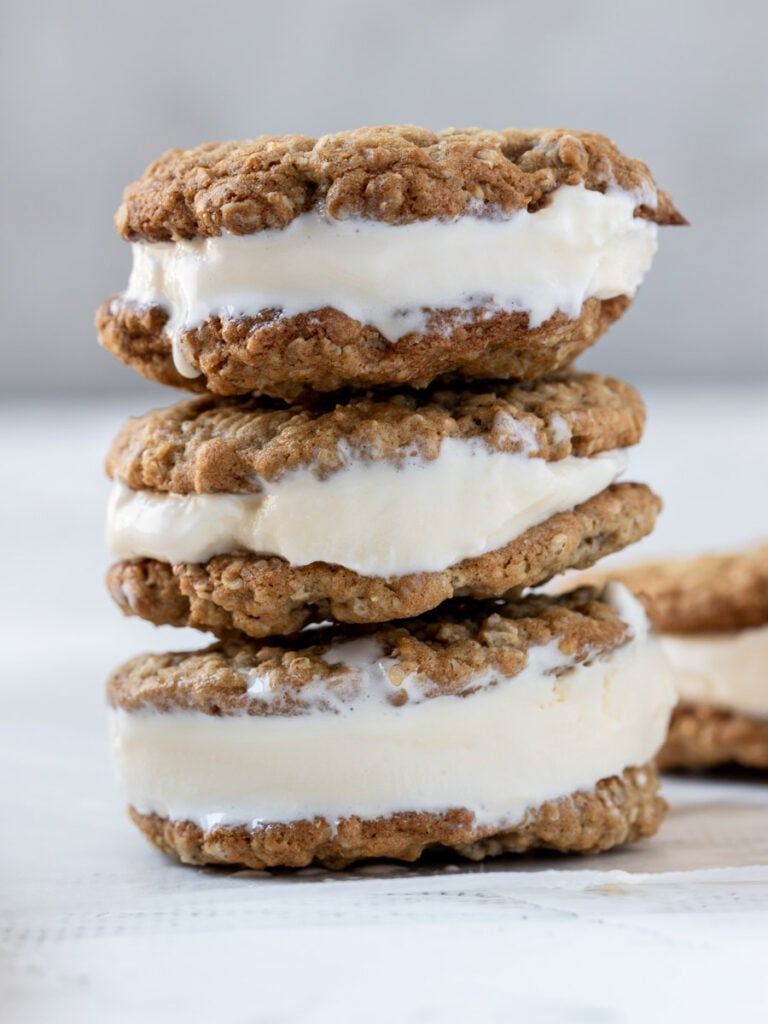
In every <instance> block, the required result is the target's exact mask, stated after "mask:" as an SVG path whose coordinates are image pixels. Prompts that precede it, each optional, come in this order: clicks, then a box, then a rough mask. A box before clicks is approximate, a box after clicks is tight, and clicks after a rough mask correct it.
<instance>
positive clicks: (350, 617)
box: [107, 483, 661, 638]
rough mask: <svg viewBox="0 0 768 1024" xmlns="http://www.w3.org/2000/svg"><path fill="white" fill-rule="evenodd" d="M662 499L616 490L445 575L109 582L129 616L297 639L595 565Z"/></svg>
mask: <svg viewBox="0 0 768 1024" xmlns="http://www.w3.org/2000/svg"><path fill="white" fill-rule="evenodd" d="M660 508H661V502H660V500H659V499H658V498H657V497H656V495H654V494H653V492H652V491H651V490H650V489H649V488H648V487H646V486H645V485H644V484H635V483H622V484H613V485H612V486H611V487H608V488H606V490H604V491H602V492H601V493H600V494H598V495H596V496H595V497H593V498H590V499H589V500H588V501H586V502H584V503H583V504H581V505H578V506H576V508H574V509H572V510H570V511H568V512H562V513H559V514H558V515H555V516H552V517H550V518H549V519H548V520H546V521H545V522H544V523H541V524H539V525H538V526H534V527H532V528H531V529H529V530H526V531H525V533H523V534H522V535H521V536H520V537H518V538H516V539H515V540H513V541H511V542H510V543H509V544H507V545H505V546H504V547H502V548H499V549H497V550H496V551H491V552H488V553H487V554H484V555H480V556H478V557H476V558H468V559H465V560H464V561H462V562H459V563H458V564H457V565H455V566H451V567H449V568H448V569H445V570H443V571H440V572H432V573H417V574H411V575H407V576H398V577H392V578H382V577H369V576H361V575H359V574H358V573H355V572H353V571H352V570H351V569H346V568H344V567H342V566H338V565H330V564H328V563H325V562H314V563H312V564H311V565H307V566H291V565H289V564H288V563H287V562H286V561H284V560H283V559H280V558H277V557H266V558H265V557H261V556H257V555H249V554H232V555H222V556H218V557H216V558H212V559H211V560H210V561H208V562H206V563H201V564H197V563H188V562H181V563H177V564H176V565H170V564H168V563H166V562H160V561H156V560H153V559H139V560H129V561H121V562H117V563H116V564H115V565H113V566H112V567H111V568H110V570H109V572H108V576H107V585H108V588H109V592H110V594H111V595H112V597H113V599H114V600H115V601H116V603H117V604H118V605H119V607H120V608H121V609H122V611H123V612H124V613H125V614H126V615H139V616H141V617H142V618H145V619H148V620H149V621H150V622H154V623H155V624H156V625H172V626H192V627H193V628H196V629H203V630H208V631H210V632H213V633H215V634H217V635H219V636H227V635H228V634H229V633H231V632H232V631H233V630H240V631H242V632H243V633H246V634H247V635H248V636H252V637H257V638H260V637H266V636H271V635H275V634H285V633H293V632H296V631H297V630H300V629H302V628H303V627H304V626H305V625H307V624H308V623H312V622H322V621H324V620H326V619H335V620H337V621H340V622H349V623H371V622H385V621H389V620H393V619H402V618H410V617H413V616H416V615H421V614H422V613H424V612H427V611H429V610H430V609H432V608H435V607H437V606H438V605H440V604H442V602H443V601H446V600H448V599H449V598H452V597H473V598H489V597H501V596H503V595H513V594H515V593H519V592H520V590H521V589H523V588H525V587H532V586H536V585H538V584H540V583H543V582H545V581H546V580H548V579H550V578H551V577H552V576H555V575H557V574H558V573H561V572H564V571H565V570H566V569H580V568H587V567H589V566H591V565H593V564H594V563H595V562H596V561H598V559H600V558H603V557H604V556H605V555H608V554H611V553H612V552H614V551H620V550H621V549H622V548H624V547H626V546H627V545H628V544H632V543H634V542H635V541H637V540H639V539H640V538H641V537H644V536H645V535H646V534H648V533H650V531H651V530H652V529H653V526H654V524H655V521H656V516H657V514H658V512H659V510H660Z"/></svg>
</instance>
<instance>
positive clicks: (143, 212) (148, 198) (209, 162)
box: [115, 125, 684, 242]
mask: <svg viewBox="0 0 768 1024" xmlns="http://www.w3.org/2000/svg"><path fill="white" fill-rule="evenodd" d="M581 183H583V184H584V185H585V186H586V187H587V188H588V189H593V190H598V191H605V189H606V188H607V187H608V186H609V185H611V184H615V185H618V186H619V187H620V188H622V189H624V190H625V191H636V192H637V193H638V210H637V214H638V215H639V216H642V217H645V218H647V219H649V220H654V221H655V222H656V223H658V224H679V223H684V220H683V218H682V217H681V215H680V214H679V213H678V211H677V210H676V209H675V208H674V206H673V204H672V201H671V200H670V198H669V196H668V195H667V194H666V193H664V192H661V193H659V198H658V203H657V205H656V206H655V207H654V208H651V207H650V206H648V205H644V204H643V196H644V194H649V193H650V191H651V190H652V189H654V188H655V183H654V181H653V178H652V177H651V174H650V172H649V170H648V168H647V167H646V166H645V164H644V163H642V162H641V161H640V160H630V159H628V158H627V157H626V156H624V155H623V154H622V153H621V152H620V151H619V149H618V148H617V147H616V145H615V144H614V143H613V142H612V141H611V140H610V139H608V138H606V137H605V136H604V135H599V134H597V133H594V132H581V131H570V130H568V129H563V128H555V129H534V130H531V131H520V130H517V129H507V130H505V131H490V130H486V129H481V128H467V129H455V128H449V129H446V130H445V131H441V132H431V131H428V130H427V129H425V128H419V127H416V126H414V125H383V126H381V127H374V128H358V129H356V130H353V131H345V132H338V133H337V134H335V135H325V136H323V137H322V138H319V139H315V138H310V137H308V136H305V135H283V136H276V137H272V136H264V135H262V136H260V137H258V138H256V139H250V140H245V141H239V142H224V143H209V144H207V145H203V146H198V147H196V148H195V149H188V150H181V149H171V150H168V151H167V152H166V153H164V154H163V155H162V156H161V157H160V158H159V159H158V160H156V161H155V162H154V163H153V164H152V165H151V166H150V167H149V168H148V169H147V171H146V172H145V174H144V175H143V176H142V177H141V178H140V179H139V180H138V181H136V182H135V183H134V184H132V185H130V186H129V187H128V188H127V189H126V190H125V194H124V196H123V203H122V205H121V207H120V209H119V210H118V211H117V214H116V216H115V224H116V227H117V229H118V231H119V232H120V233H121V234H122V236H123V237H124V238H126V239H128V240H129V241H139V240H142V241H149V242H171V241H178V240H181V239H190V238H196V237H211V236H216V235H221V234H223V233H225V232H226V233H229V234H234V235H245V234H252V233H254V232H256V231H263V230H265V229H268V228H278V229H279V228H284V227H287V225H288V224H290V223H291V221H292V220H293V219H294V218H295V217H298V216H299V215H300V214H302V213H306V212H307V211H309V210H312V209H317V208H320V207H321V208H322V209H323V210H324V211H325V212H326V213H327V214H328V215H329V216H331V217H333V218H336V219H339V220H342V219H346V218H350V217H361V218H369V219H373V220H379V221H384V222H386V223H388V224H408V223H412V222H414V221H419V220H427V219H430V218H434V217H439V218H453V217H459V216H462V215H464V214H467V213H471V214H475V215H476V214H477V213H478V212H482V211H484V210H485V211H490V212H502V213H510V212H512V211H514V210H522V209H528V210H533V209H537V208H538V207H540V206H542V205H543V204H545V202H546V200H547V197H548V196H549V195H550V193H551V192H553V191H554V190H555V189H556V188H558V187H559V186H561V185H578V184H581Z"/></svg>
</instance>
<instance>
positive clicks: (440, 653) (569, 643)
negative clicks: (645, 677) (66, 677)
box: [108, 588, 630, 715]
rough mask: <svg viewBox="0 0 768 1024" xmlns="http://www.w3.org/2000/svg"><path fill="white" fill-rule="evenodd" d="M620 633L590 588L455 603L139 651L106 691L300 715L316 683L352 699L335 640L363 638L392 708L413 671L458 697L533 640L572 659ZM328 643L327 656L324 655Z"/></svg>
mask: <svg viewBox="0 0 768 1024" xmlns="http://www.w3.org/2000/svg"><path fill="white" fill-rule="evenodd" d="M629 637H630V631H629V629H628V627H627V626H626V624H625V623H624V622H623V621H622V620H621V619H620V618H619V616H618V613H617V612H616V610H615V609H614V608H613V607H612V605H610V604H608V603H607V602H606V601H604V600H601V599H600V593H599V591H597V590H594V589H590V588H582V589H581V590H576V591H573V592H572V593H570V594H566V595H564V596H562V597H557V598H555V597H546V596H542V595H535V596H530V597H527V598H523V599H521V600H519V601H516V602H504V601H475V602H461V601H457V602H449V603H448V604H445V605H442V606H441V607H440V608H439V609H437V610H436V611H434V612H432V613H430V614H428V615H425V616H423V617H421V618H418V619H409V620H402V621H400V622H396V623H388V624H386V625H382V626H375V627H357V628H355V627H351V626H341V625H335V626H327V627H321V628H318V629H309V630H305V631H304V632H302V633H298V634H296V635H295V636H293V637H290V638H285V637H283V638H281V639H280V640H279V642H272V643H269V644H265V643H263V642H260V641H257V640H250V641H249V640H246V639H243V640H233V641H225V642H222V643H218V644H215V645H213V646H212V647H208V648H207V649H206V650H203V651H195V652H192V653H169V654H145V655H141V656H139V657H138V658H134V659H133V660H132V661H130V662H128V663H127V664H126V665H123V666H122V667H121V668H119V669H118V670H117V671H116V672H115V673H114V675H113V676H112V678H111V679H110V681H109V684H108V695H109V700H110V702H111V703H112V704H114V705H117V706H119V707H122V708H124V709H126V710H128V711H136V710H139V709H141V708H144V707H154V708H156V709H158V710H160V711H172V710H176V709H185V710H193V711H200V712H203V713H204V714H208V715H221V714H223V715H230V714H238V713H247V714H253V715H269V714H272V715H282V714H291V713H296V712H301V711H302V710H303V709H304V708H305V707H307V706H308V702H309V703H311V705H312V706H313V707H317V706H318V695H317V692H316V690H317V686H318V684H319V685H320V686H321V687H322V688H323V691H324V693H325V696H326V698H327V705H328V706H333V703H334V697H335V698H336V700H338V699H341V700H344V699H347V700H348V699H350V698H354V696H355V694H356V692H358V691H359V689H360V686H361V675H360V672H359V668H358V666H359V665H360V660H359V648H354V650H355V653H354V654H351V655H350V657H349V660H350V664H347V663H345V662H344V661H343V660H341V659H343V657H344V656H345V655H344V648H343V646H342V647H341V648H340V649H339V647H340V645H343V644H345V643H348V642H350V641H354V640H361V639H364V638H365V639H368V640H371V641H373V642H374V644H375V649H376V656H375V658H374V659H373V660H372V664H373V663H374V662H375V661H376V660H378V662H379V664H381V666H382V675H381V680H382V684H383V685H384V686H385V687H386V689H387V691H388V699H389V700H390V702H391V703H393V704H396V705H397V704H403V703H405V702H406V701H407V700H408V692H407V690H406V688H405V686H404V685H403V684H404V683H405V681H406V680H409V679H410V680H412V679H413V678H414V677H415V678H416V680H417V685H418V690H419V697H420V698H421V697H423V698H431V697H437V696H440V695H445V694H458V695H462V696H466V695H468V694H470V693H472V692H473V690H474V689H476V688H477V687H478V686H480V685H483V683H484V682H486V684H487V680H484V679H483V675H484V673H487V672H488V671H492V672H494V673H498V674H500V675H502V676H505V677H512V676H516V675H517V674H518V673H519V672H520V671H521V670H522V669H524V668H525V665H526V662H527V660H528V651H529V650H530V649H531V648H533V647H539V646H543V645H545V644H549V643H551V642H553V641H555V642H557V643H558V645H559V648H560V652H561V653H562V655H564V656H565V657H566V659H567V662H568V664H572V665H576V664H580V663H583V662H586V661H591V660H592V659H594V658H595V657H600V656H601V655H604V654H607V653H609V652H610V651H612V650H615V649H616V648H617V647H620V646H622V645H623V644H624V643H626V642H627V641H628V639H629ZM332 648H333V649H334V652H335V653H334V655H333V656H331V657H328V652H329V651H330V650H331V649H332ZM349 650H350V651H352V650H353V648H350V649H349ZM337 657H338V659H339V660H336V658H337ZM390 688H391V692H389V691H390ZM310 694H311V696H310ZM320 704H321V705H322V700H321V701H320Z"/></svg>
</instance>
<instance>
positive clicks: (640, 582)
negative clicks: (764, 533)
mask: <svg viewBox="0 0 768 1024" xmlns="http://www.w3.org/2000/svg"><path fill="white" fill-rule="evenodd" d="M598 578H599V579H600V580H602V581H603V582H604V581H605V580H606V579H608V578H611V579H616V580H620V581H621V582H622V583H625V584H626V585H627V586H628V587H629V589H630V590H631V591H632V592H633V593H634V594H636V596H637V597H638V598H639V599H640V600H641V601H642V602H643V604H644V605H645V609H646V611H647V613H648V617H649V618H650V620H651V622H652V624H653V626H654V628H655V629H656V630H657V631H658V632H660V633H672V634H674V633H678V634H695V633H714V632H724V631H732V630H739V629H752V628H754V627H757V626H764V625H766V624H768V544H766V545H763V546H761V547H757V548H752V549H751V550H748V551H740V552H733V553H729V554H712V555H697V556H695V557H693V558H681V559H676V560H669V561H664V562H654V563H646V564H643V565H637V566H629V567H628V568H626V569H622V570H619V571H617V572H615V573H612V574H611V575H610V577H606V576H601V575H600V574H594V576H593V575H592V574H590V580H589V581H590V582H592V581H593V579H598Z"/></svg>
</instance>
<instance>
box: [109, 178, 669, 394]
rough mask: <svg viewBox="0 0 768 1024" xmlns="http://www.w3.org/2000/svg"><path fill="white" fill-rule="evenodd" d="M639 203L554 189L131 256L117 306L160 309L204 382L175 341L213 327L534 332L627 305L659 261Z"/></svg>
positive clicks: (153, 246)
mask: <svg viewBox="0 0 768 1024" xmlns="http://www.w3.org/2000/svg"><path fill="white" fill-rule="evenodd" d="M654 201H655V195H651V196H639V195H637V194H636V193H632V192H626V191H624V190H622V189H620V188H618V187H616V186H611V187H609V188H608V189H607V191H606V192H604V193H603V192H596V191H592V190H589V189H586V188H585V187H584V186H583V185H565V186H562V187H560V188H559V189H557V190H556V191H555V192H554V193H553V195H552V198H551V201H550V203H549V205H548V206H545V207H543V208H542V209H540V210H537V211H536V212H535V213H529V212H528V211H527V210H519V211H516V212H514V213H512V214H508V215H499V216H496V217H477V216H471V215H466V216H463V217H459V218H456V219H454V220H445V221H443V220H438V219H434V218H433V219H429V220H424V221H417V222H416V223H413V224H386V223H383V222H381V221H376V220H361V219H349V220H334V219H333V218H331V217H329V216H327V215H325V214H323V213H322V212H317V211H311V212H309V213H304V214H301V215H299V216H298V217H296V218H295V219H294V220H293V221H291V223H290V224H289V225H288V227H286V228H283V229H280V230H277V229H269V230H266V231H257V232H255V233H254V234H250V235H222V236H219V237H215V238H197V239H192V240H191V241H179V242H170V243H166V242H137V243H134V245H133V254H134V263H133V272H132V274H131V278H130V282H129V284H128V290H127V291H126V292H125V295H124V298H125V299H127V300H131V301H134V302H137V303H139V304H142V305H160V306H163V307H165V308H166V309H167V310H168V312H169V314H170V320H169V323H168V327H167V331H168V333H169V334H170V336H171V338H172V340H173V349H174V359H175V362H176V367H177V369H178V370H179V372H180V373H181V374H183V375H184V376H187V377H194V376H197V375H198V372H199V371H198V370H197V369H196V367H195V366H193V365H192V364H191V363H190V362H189V359H188V357H187V356H186V355H185V352H184V349H183V344H182V341H181V339H180V333H181V332H182V331H184V330H187V329H189V328H193V327H196V326H198V325H199V324H201V323H203V322H204V321H206V320H207V319H209V318H210V317H211V316H214V315H225V316H229V317H234V318H237V317H241V316H249V315H250V316H253V315H256V314H257V313H259V312H261V311H262V310H264V309H277V310H281V311H282V313H283V315H285V316H295V315H296V314H299V313H310V312H312V311H313V310H318V309H322V308H324V307H326V306H332V307H334V308H335V309H338V310H340V311H341V312H343V313H346V314H347V315H348V316H350V317H353V318H354V319H355V320H358V321H360V322H362V323H364V324H370V325H372V326H373V327H375V328H377V329H378V330H379V331H380V332H381V333H382V334H383V335H384V337H385V338H387V339H388V340H389V341H391V342H395V341H397V340H398V338H401V337H403V336H404V335H406V334H410V333H412V332H414V331H422V330H424V327H425V325H426V315H425V309H456V308H459V309H462V308H466V309H469V308H472V307H477V306H484V307H486V308H488V309H489V310H491V311H505V312H513V311H522V312H525V313H527V314H528V317H529V326H530V327H532V328H534V327H538V326H540V325H541V324H542V323H543V322H544V321H545V320H547V319H549V317H551V316H552V315H553V314H554V313H555V312H557V311H558V310H560V311H562V312H563V313H565V314H566V316H568V317H569V318H575V317H578V316H579V314H580V312H581V307H582V305H583V303H584V301H585V299H588V298H591V297H594V298H598V299H609V298H612V297H614V296H616V295H629V296H632V295H634V294H635V291H636V290H637V288H638V286H639V284H640V282H641V281H642V279H643V277H644V275H645V273H646V271H647V270H648V268H649V267H650V264H651V260H652V258H653V255H654V253H655V251H656V235H657V226H656V224H654V223H652V222H650V221H647V220H645V219H643V218H639V217H635V216H634V211H635V208H636V207H637V205H638V204H639V203H641V202H645V203H650V204H651V205H652V204H653V202H654Z"/></svg>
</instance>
